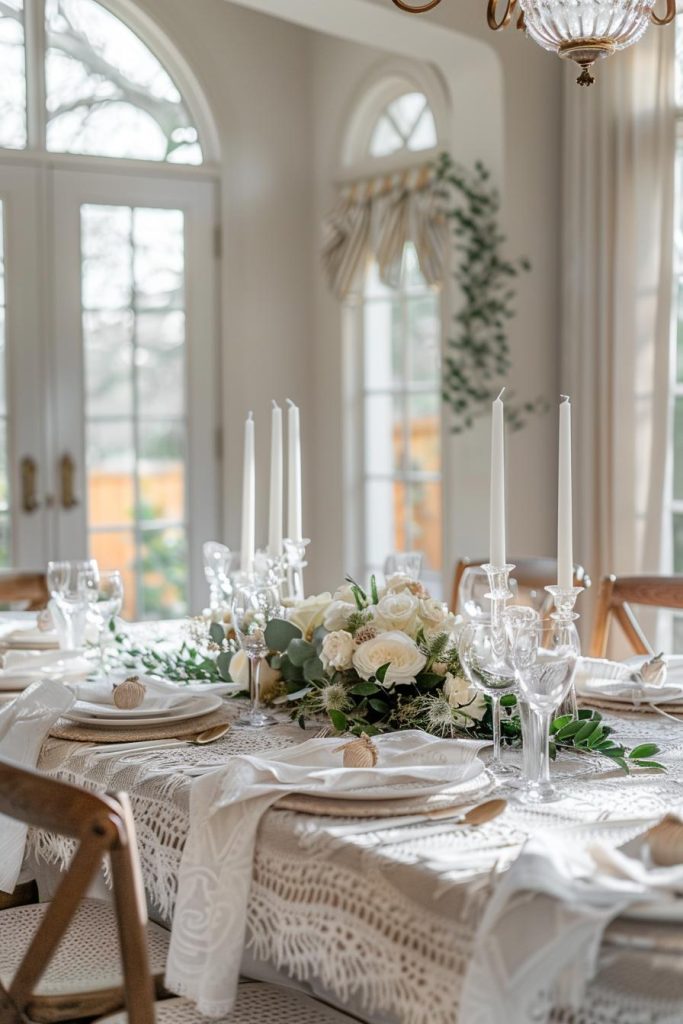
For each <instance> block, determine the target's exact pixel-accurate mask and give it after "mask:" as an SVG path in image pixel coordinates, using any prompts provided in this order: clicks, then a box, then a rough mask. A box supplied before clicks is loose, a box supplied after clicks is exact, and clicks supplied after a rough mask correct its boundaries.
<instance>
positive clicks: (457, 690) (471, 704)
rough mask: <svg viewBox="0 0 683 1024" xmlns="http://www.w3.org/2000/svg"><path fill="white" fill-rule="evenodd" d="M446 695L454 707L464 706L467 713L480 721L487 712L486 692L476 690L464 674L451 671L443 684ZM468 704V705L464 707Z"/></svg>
mask: <svg viewBox="0 0 683 1024" xmlns="http://www.w3.org/2000/svg"><path fill="white" fill-rule="evenodd" d="M443 692H444V696H445V697H446V699H447V700H448V703H449V704H450V705H451V707H452V708H463V711H464V712H465V714H466V715H469V716H470V718H474V719H476V721H477V722H480V721H481V720H482V718H483V717H484V714H485V712H486V700H485V699H484V694H483V693H480V692H479V691H478V690H475V688H474V687H473V686H470V684H469V683H468V682H467V680H466V679H463V677H462V676H454V675H451V673H450V672H449V673H448V675H447V676H446V679H445V682H444V684H443ZM464 705H467V707H464Z"/></svg>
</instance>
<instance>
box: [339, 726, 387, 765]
mask: <svg viewBox="0 0 683 1024" xmlns="http://www.w3.org/2000/svg"><path fill="white" fill-rule="evenodd" d="M336 749H337V750H343V751H344V756H343V758H342V764H343V765H344V767H345V768H374V767H375V765H376V764H377V760H378V758H379V753H378V750H377V747H376V746H375V744H374V743H373V742H372V740H371V739H370V737H369V736H368V735H367V733H361V735H360V736H359V737H358V739H355V740H351V742H350V743H345V744H344V745H343V746H341V747H337V748H336Z"/></svg>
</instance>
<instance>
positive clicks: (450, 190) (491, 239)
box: [436, 153, 548, 434]
mask: <svg viewBox="0 0 683 1024" xmlns="http://www.w3.org/2000/svg"><path fill="white" fill-rule="evenodd" d="M436 178H437V182H439V183H440V189H439V193H440V196H441V197H442V199H443V200H444V203H445V206H446V216H447V218H448V221H449V224H450V228H451V232H452V235H453V243H454V248H455V252H456V253H457V254H458V261H457V266H456V268H455V271H454V277H455V281H456V283H457V284H458V286H459V289H460V291H461V293H462V296H463V303H462V305H461V306H460V308H459V310H458V312H457V313H456V314H455V315H454V317H453V321H454V325H455V328H456V332H455V334H454V335H453V336H452V337H450V338H449V339H448V340H447V352H446V356H445V359H444V369H443V381H442V397H443V401H444V402H445V403H446V405H448V406H449V407H450V409H451V411H452V414H453V423H452V430H453V433H456V434H459V433H463V432H464V431H466V430H469V429H470V428H471V427H472V426H473V425H474V422H475V420H476V419H477V418H478V417H479V416H482V415H485V414H487V413H488V412H489V411H490V406H491V402H492V401H493V399H494V398H495V397H496V395H497V394H498V393H499V392H500V389H501V385H502V384H504V383H506V379H507V376H508V374H509V372H510V368H511V365H512V359H511V352H510V343H509V340H508V336H507V331H506V328H507V324H508V323H509V321H510V320H512V319H513V317H514V315H515V309H514V299H515V290H514V286H513V284H514V280H515V278H517V277H519V275H520V274H521V273H526V272H528V271H529V270H530V269H531V264H530V262H529V260H528V259H527V258H526V257H519V258H517V259H508V258H507V257H506V256H504V255H503V251H502V247H503V244H504V242H505V236H504V235H503V234H502V233H501V231H500V227H499V223H498V221H499V214H500V197H499V195H498V191H497V189H496V188H495V187H494V186H493V185H492V183H491V180H490V179H491V175H490V172H489V171H488V170H487V169H486V167H485V166H484V165H483V164H482V163H481V162H480V161H477V163H476V164H475V165H474V169H473V170H472V171H468V170H466V169H465V168H463V167H460V166H459V165H458V164H456V163H455V162H454V161H453V159H452V158H451V156H450V155H449V154H448V153H442V154H441V156H440V157H439V160H438V163H437V166H436ZM547 409H548V403H547V401H546V400H545V399H543V398H536V399H533V400H516V399H515V396H514V395H513V394H511V392H510V391H509V390H508V392H507V399H506V402H505V416H506V422H507V424H508V426H509V427H510V428H511V429H512V430H519V429H520V428H521V427H523V426H524V425H525V423H526V421H527V419H528V417H529V415H531V414H533V413H536V412H545V411H547Z"/></svg>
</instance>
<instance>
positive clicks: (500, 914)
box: [458, 831, 683, 1024]
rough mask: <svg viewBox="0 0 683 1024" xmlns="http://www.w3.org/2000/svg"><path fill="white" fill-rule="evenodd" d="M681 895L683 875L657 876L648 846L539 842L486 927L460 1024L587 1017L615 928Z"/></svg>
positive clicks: (512, 873)
mask: <svg viewBox="0 0 683 1024" xmlns="http://www.w3.org/2000/svg"><path fill="white" fill-rule="evenodd" d="M682 888H683V865H680V866H678V867H675V868H658V867H652V866H651V864H650V863H649V860H648V857H647V856H646V845H645V843H644V842H643V840H642V839H639V840H634V841H632V842H631V843H628V844H626V845H625V846H624V847H623V848H622V849H621V850H615V849H611V848H609V847H607V846H606V845H604V844H601V843H594V844H592V845H586V843H585V842H584V843H581V842H580V841H579V840H578V839H576V840H572V839H571V837H568V835H567V833H566V832H564V831H562V832H561V833H556V834H554V835H547V834H546V835H545V836H538V837H535V838H533V839H530V840H529V841H528V843H527V844H526V845H525V847H524V849H523V850H522V852H521V854H520V855H519V857H518V858H517V860H516V861H515V863H514V864H513V865H512V867H511V868H510V869H509V871H508V872H507V873H506V874H505V875H504V876H503V878H502V880H501V881H500V883H499V884H498V885H497V887H496V889H495V890H494V892H493V895H492V897H491V899H490V901H489V904H488V906H487V908H486V910H485V912H484V916H483V918H482V920H481V922H480V924H479V929H478V932H477V937H476V941H475V946H474V950H473V953H472V958H471V960H470V963H469V965H468V969H467V974H466V976H465V983H464V986H463V992H462V997H461V1002H460V1008H459V1018H458V1019H462V1020H464V1021H467V1024H500V1022H501V1021H505V1022H506V1024H528V1022H529V1021H530V1020H534V1021H537V1022H539V1024H540V1021H541V1020H542V1019H543V1017H542V1016H540V1015H539V1014H540V1013H541V1009H540V1008H541V1007H542V1006H546V1005H547V1006H550V1005H552V1001H553V1000H554V1001H555V1002H556V1004H557V1005H560V1006H563V1007H564V1006H570V1007H573V1008H576V1007H578V1006H579V1005H580V1003H581V1000H582V999H583V996H584V993H585V988H586V985H587V983H588V982H589V981H590V979H591V978H592V977H593V975H594V974H595V969H596V965H597V959H598V953H599V949H600V944H601V942H602V936H603V932H604V930H605V928H606V927H607V925H608V924H609V922H610V921H612V920H613V919H614V918H616V917H618V916H619V915H620V914H621V913H623V911H624V910H625V909H626V908H627V907H629V906H631V905H633V904H635V903H639V902H647V903H650V902H653V901H655V900H658V899H670V898H672V896H673V895H674V894H675V893H676V892H677V891H681V889H682Z"/></svg>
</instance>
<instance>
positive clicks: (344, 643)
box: [320, 629, 356, 672]
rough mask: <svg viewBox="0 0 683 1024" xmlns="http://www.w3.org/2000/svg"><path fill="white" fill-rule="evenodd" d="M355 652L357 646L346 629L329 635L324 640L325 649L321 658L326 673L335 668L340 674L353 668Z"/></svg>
mask: <svg viewBox="0 0 683 1024" xmlns="http://www.w3.org/2000/svg"><path fill="white" fill-rule="evenodd" d="M355 650H356V644H355V642H354V639H353V637H352V636H351V634H350V633H347V632H346V630H345V629H338V630H336V631H335V632H334V633H328V634H327V636H326V637H325V639H324V640H323V649H322V652H321V656H320V660H321V661H322V663H323V668H324V669H325V671H327V670H328V669H329V668H334V669H337V671H340V672H343V671H345V670H346V669H347V668H351V665H352V664H353V654H354V651H355Z"/></svg>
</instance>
